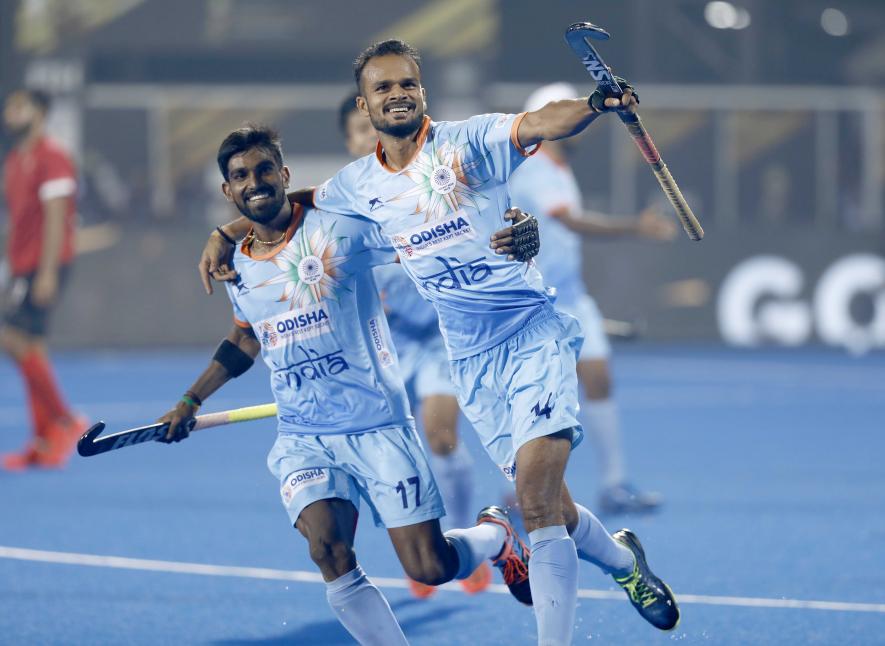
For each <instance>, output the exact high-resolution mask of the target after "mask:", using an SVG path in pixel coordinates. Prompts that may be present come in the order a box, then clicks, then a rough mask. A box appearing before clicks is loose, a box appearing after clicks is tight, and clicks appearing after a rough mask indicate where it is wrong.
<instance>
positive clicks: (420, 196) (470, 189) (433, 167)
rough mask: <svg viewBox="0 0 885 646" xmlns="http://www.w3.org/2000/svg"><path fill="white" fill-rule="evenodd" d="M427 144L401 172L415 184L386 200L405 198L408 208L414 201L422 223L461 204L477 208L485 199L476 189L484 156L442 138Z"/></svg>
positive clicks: (392, 200) (479, 180)
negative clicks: (438, 142) (421, 215)
mask: <svg viewBox="0 0 885 646" xmlns="http://www.w3.org/2000/svg"><path fill="white" fill-rule="evenodd" d="M428 146H429V149H428V148H427V147H425V149H423V150H421V151H419V152H418V155H417V157H415V160H414V161H413V162H412V163H411V164H409V165H408V166H407V167H406V168H405V169H404V170H403V171H402V174H403V175H405V176H406V177H408V178H409V179H411V180H412V181H413V182H415V186H413V187H412V188H410V189H408V190H406V191H403V192H402V193H400V194H399V195H397V196H396V197H393V198H391V199H388V200H387V203H388V204H390V203H391V202H403V201H405V202H407V203H409V206H410V208H411V202H413V201H414V203H415V206H414V209H415V213H423V214H424V221H425V222H432V221H434V220H440V219H442V218H446V217H450V216H451V215H452V214H454V213H455V212H456V211H459V210H460V209H462V208H464V207H473V208H475V209H477V210H479V209H480V205H481V204H482V203H484V202H486V201H487V200H488V198H487V197H486V196H485V195H483V194H482V193H480V192H479V191H478V190H476V189H477V188H478V187H479V186H481V185H482V184H484V183H485V179H483V178H481V177H480V176H479V171H480V170H482V169H483V168H484V167H485V164H486V159H485V157H482V156H480V155H475V154H470V153H469V150H470V148H469V147H468V145H467V144H466V143H464V144H456V143H453V142H451V141H445V142H443V143H441V144H439V145H437V143H436V140H433V141H431V143H430V144H428Z"/></svg>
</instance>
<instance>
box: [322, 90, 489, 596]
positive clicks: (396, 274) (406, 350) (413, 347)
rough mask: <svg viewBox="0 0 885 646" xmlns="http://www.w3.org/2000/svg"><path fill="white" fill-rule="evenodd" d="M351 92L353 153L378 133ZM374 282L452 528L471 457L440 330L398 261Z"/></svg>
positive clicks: (484, 574)
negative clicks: (460, 431) (462, 435)
mask: <svg viewBox="0 0 885 646" xmlns="http://www.w3.org/2000/svg"><path fill="white" fill-rule="evenodd" d="M356 97H357V95H356V94H352V95H350V96H348V97H346V98H345V99H344V101H342V103H341V106H340V108H339V111H338V125H339V127H340V129H341V133H342V134H343V135H344V143H345V145H346V146H347V150H348V152H349V153H350V154H351V155H352V156H353V157H355V158H359V157H365V156H366V155H371V154H373V153H374V152H375V147H376V146H377V144H378V133H376V132H375V129H374V128H373V127H372V122H371V121H369V118H368V117H367V116H365V115H363V114H360V112H359V110H357V107H356ZM375 282H376V283H377V285H378V290H379V292H380V293H381V301H382V303H383V304H384V312H385V314H386V315H387V324H388V325H389V326H390V334H391V336H392V337H393V345H394V347H396V354H397V357H398V358H399V369H400V376H401V377H402V378H403V381H404V382H405V384H406V392H407V393H408V395H409V402H410V403H411V405H412V410H413V411H415V410H416V409H417V410H418V411H420V413H421V421H422V422H423V427H424V434H425V437H426V438H427V444H428V445H429V448H430V456H429V457H430V465H431V466H432V467H433V475H434V476H435V477H436V480H437V482H438V483H439V488H440V492H441V493H442V497H443V500H444V501H445V505H446V512H447V513H446V520H447V521H448V523H447V524H449V525H450V526H451V527H466V526H468V525H470V524H471V520H472V517H471V509H472V500H471V498H472V496H473V461H472V459H471V458H470V454H469V453H468V452H467V449H466V448H465V446H464V444H463V443H462V442H460V441H459V439H458V430H457V429H458V414H459V412H460V409H459V408H458V400H457V399H456V398H455V387H454V386H453V385H452V380H451V378H450V377H449V362H448V358H447V356H446V348H445V344H444V343H443V340H442V337H441V336H440V334H439V323H438V322H437V317H436V310H435V309H433V306H432V305H431V304H430V303H428V302H427V301H425V300H424V299H423V298H421V295H420V294H419V293H418V291H417V290H416V288H415V285H414V284H413V283H412V281H411V279H410V278H409V277H408V276H407V275H406V273H405V272H404V271H403V270H402V268H401V267H400V266H399V264H398V263H391V264H389V265H382V266H379V267H376V268H375ZM490 582H491V571H490V570H489V566H488V565H487V564H486V563H483V564H482V565H481V566H480V567H478V568H477V569H476V571H475V572H474V573H473V574H472V575H471V576H470V577H469V578H467V579H463V580H462V581H461V582H460V583H461V585H462V586H463V587H464V590H465V592H467V593H468V594H473V593H476V592H479V591H481V590H484V589H485V588H486V587H488V584H489V583H490ZM409 583H410V589H411V591H412V593H413V594H414V595H415V596H417V597H421V598H426V597H429V596H430V595H432V594H433V593H434V592H435V591H436V588H435V587H433V586H429V585H424V584H422V583H419V582H417V581H413V580H411V579H410V580H409Z"/></svg>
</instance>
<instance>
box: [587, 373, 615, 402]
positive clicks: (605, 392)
mask: <svg viewBox="0 0 885 646" xmlns="http://www.w3.org/2000/svg"><path fill="white" fill-rule="evenodd" d="M611 391H612V382H611V377H609V375H608V372H602V373H595V374H594V375H593V378H592V379H588V380H587V382H586V383H585V384H584V393H585V394H586V395H587V399H591V400H592V399H608V398H609V397H611Z"/></svg>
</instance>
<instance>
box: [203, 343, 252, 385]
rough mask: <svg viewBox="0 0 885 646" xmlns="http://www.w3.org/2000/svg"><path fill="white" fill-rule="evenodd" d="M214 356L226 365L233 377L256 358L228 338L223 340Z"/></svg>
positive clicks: (247, 367)
mask: <svg viewBox="0 0 885 646" xmlns="http://www.w3.org/2000/svg"><path fill="white" fill-rule="evenodd" d="M212 358H213V359H215V361H217V362H218V363H220V364H221V365H222V366H224V369H225V370H227V372H228V374H229V375H230V376H231V377H239V376H240V375H241V374H243V373H244V372H246V371H247V370H248V369H249V368H251V367H252V364H253V363H255V359H253V358H252V357H250V356H249V355H248V354H246V353H245V352H243V351H242V350H241V349H240V346H238V345H237V344H235V343H231V342H230V341H228V340H227V339H225V340H224V341H222V342H221V345H219V346H218V349H217V350H216V351H215V356H213V357H212Z"/></svg>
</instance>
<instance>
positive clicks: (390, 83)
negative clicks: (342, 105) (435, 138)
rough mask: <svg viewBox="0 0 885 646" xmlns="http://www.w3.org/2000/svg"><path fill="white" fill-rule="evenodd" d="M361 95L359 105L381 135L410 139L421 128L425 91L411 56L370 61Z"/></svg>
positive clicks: (361, 86)
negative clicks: (408, 137)
mask: <svg viewBox="0 0 885 646" xmlns="http://www.w3.org/2000/svg"><path fill="white" fill-rule="evenodd" d="M360 92H361V96H359V97H357V106H358V107H359V109H360V112H361V113H362V114H364V115H366V116H368V117H369V120H370V121H371V123H372V126H373V127H374V128H375V130H377V131H378V132H382V133H385V134H388V135H391V136H393V137H407V136H410V135H412V134H414V133H415V132H417V131H418V129H419V128H421V124H422V123H423V121H424V110H425V109H426V106H425V96H424V88H423V87H422V86H421V73H420V71H419V70H418V66H417V65H416V64H415V61H413V60H412V59H411V58H410V57H408V56H403V55H400V54H387V55H384V56H377V57H375V58H372V59H370V60H369V62H368V63H366V65H365V67H364V68H363V72H362V75H361V77H360Z"/></svg>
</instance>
